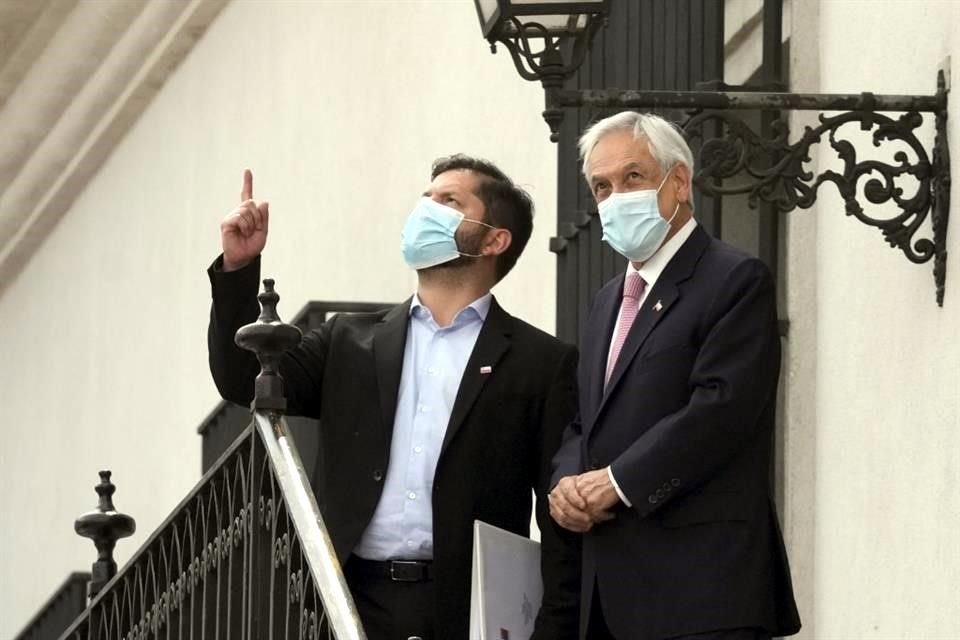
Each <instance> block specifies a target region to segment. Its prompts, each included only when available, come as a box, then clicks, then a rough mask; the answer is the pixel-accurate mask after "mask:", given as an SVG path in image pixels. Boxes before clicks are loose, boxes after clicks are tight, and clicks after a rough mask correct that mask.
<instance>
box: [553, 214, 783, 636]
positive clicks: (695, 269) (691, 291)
mask: <svg viewBox="0 0 960 640" xmlns="http://www.w3.org/2000/svg"><path fill="white" fill-rule="evenodd" d="M623 280H624V276H623V275H621V276H619V277H617V278H615V279H614V280H612V281H610V282H609V283H608V284H607V285H606V286H604V288H603V289H601V290H600V292H599V293H598V294H597V296H596V298H595V300H594V303H593V305H592V308H591V310H590V315H589V318H588V321H587V325H586V329H585V332H584V335H583V340H582V345H581V360H580V365H579V383H580V385H579V386H580V391H579V397H580V415H579V417H578V419H577V420H575V421H574V422H573V423H572V424H571V425H570V427H569V428H568V429H567V431H566V433H565V434H564V442H563V445H562V446H561V448H560V450H559V451H558V453H557V455H556V457H555V458H554V475H553V478H552V483H553V484H555V483H556V482H558V481H559V480H560V478H562V477H564V476H568V475H574V474H578V473H582V472H583V471H586V470H590V469H602V468H604V467H606V466H608V465H609V466H610V467H611V469H612V471H613V474H614V477H615V478H616V480H617V484H618V485H619V486H620V488H621V489H622V491H623V492H624V494H625V495H626V497H627V499H628V500H629V501H630V502H631V504H632V505H633V506H632V508H627V507H626V506H625V505H623V504H620V505H618V506H617V507H615V508H614V510H613V511H614V513H615V518H614V519H613V520H611V521H609V522H605V523H601V524H598V525H596V526H594V528H593V529H592V530H591V531H590V532H589V533H588V534H587V535H586V536H585V538H584V548H583V569H584V570H583V578H582V592H581V612H582V613H581V636H583V635H584V627H585V625H586V620H587V615H586V614H587V612H589V611H590V607H591V599H592V595H593V593H594V585H596V589H597V591H596V592H597V593H599V597H600V601H601V604H602V608H603V613H604V617H605V619H606V621H607V625H608V626H609V628H610V630H611V631H612V632H613V633H614V634H615V635H616V637H618V638H645V639H647V638H649V639H653V638H669V637H672V636H677V635H688V634H695V633H701V632H707V631H712V630H720V629H729V628H739V627H758V628H764V629H766V630H768V631H769V632H770V633H771V634H773V635H789V634H791V633H795V632H796V631H797V630H798V629H799V627H800V620H799V616H798V614H797V609H796V605H795V603H794V597H793V589H792V586H791V581H790V572H789V567H788V565H787V558H786V553H785V551H784V546H783V540H782V537H781V533H780V528H779V524H778V522H777V516H776V511H775V509H774V504H773V501H772V497H771V496H772V489H771V458H772V454H773V438H774V422H775V412H776V399H777V380H778V377H779V370H780V342H779V335H778V330H777V313H776V296H775V292H774V283H773V280H772V277H771V274H770V271H769V270H768V269H767V267H766V266H765V265H764V264H763V263H762V262H761V261H760V260H758V259H756V258H753V257H750V256H748V255H746V254H744V253H742V252H740V251H739V250H737V249H734V248H733V247H730V246H728V245H726V244H724V243H722V242H720V241H718V240H715V239H712V238H711V237H710V236H709V235H708V234H707V233H706V232H704V231H703V230H702V229H701V228H700V227H697V228H696V229H695V230H694V231H693V233H692V235H691V236H690V237H689V238H688V239H687V240H686V241H685V242H684V244H683V245H682V246H681V247H680V249H679V251H678V252H677V253H676V254H675V255H674V256H673V258H672V259H671V260H670V262H669V263H668V264H667V266H666V268H665V269H664V271H663V273H662V274H661V275H660V277H659V279H658V280H657V281H656V283H655V284H654V286H653V288H652V289H651V290H650V292H649V294H648V296H647V298H646V299H645V301H644V303H643V306H642V308H641V309H640V311H639V313H638V314H637V318H636V320H635V321H634V324H633V326H632V327H631V329H630V332H629V333H628V334H627V339H626V342H625V344H624V346H623V349H622V351H621V353H620V357H619V359H618V361H617V364H616V367H615V368H614V370H613V372H612V374H611V377H610V381H609V384H608V385H607V386H606V389H604V383H603V379H604V371H605V368H606V363H607V352H608V349H609V346H610V337H611V334H612V332H613V326H614V323H615V322H616V318H617V313H618V310H619V306H620V301H621V297H622V290H623Z"/></svg>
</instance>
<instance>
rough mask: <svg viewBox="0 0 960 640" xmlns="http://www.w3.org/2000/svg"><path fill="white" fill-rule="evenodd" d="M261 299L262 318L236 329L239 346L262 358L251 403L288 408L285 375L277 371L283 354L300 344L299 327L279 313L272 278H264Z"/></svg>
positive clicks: (255, 407)
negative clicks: (282, 317)
mask: <svg viewBox="0 0 960 640" xmlns="http://www.w3.org/2000/svg"><path fill="white" fill-rule="evenodd" d="M257 299H258V300H260V308H261V311H260V317H259V318H257V321H256V322H254V323H251V324H248V325H245V326H243V327H240V329H239V330H238V331H237V335H236V336H235V337H234V341H235V342H236V343H237V346H240V347H243V348H244V349H248V350H249V351H253V352H254V353H255V354H257V360H259V361H260V375H258V376H257V379H256V381H255V382H254V397H253V402H252V403H250V408H251V410H253V411H258V410H270V411H285V410H286V408H287V399H286V397H285V396H284V392H283V378H281V377H280V373H279V372H278V370H277V365H278V364H279V362H280V357H281V356H282V355H283V354H284V353H286V352H287V351H289V350H290V349H292V348H293V347H295V346H297V345H298V344H299V343H300V336H301V335H302V334H301V333H300V329H298V328H297V327H295V326H293V325H290V324H286V323H284V322H282V321H281V320H280V317H279V316H278V315H277V302H279V301H280V296H279V295H277V293H276V292H275V291H274V290H273V280H272V279H271V278H267V279H266V280H264V281H263V293H261V294H260V295H259V296H257Z"/></svg>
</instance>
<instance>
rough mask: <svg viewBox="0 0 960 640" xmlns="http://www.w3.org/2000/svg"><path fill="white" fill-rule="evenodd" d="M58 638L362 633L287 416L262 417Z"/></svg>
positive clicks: (349, 636)
mask: <svg viewBox="0 0 960 640" xmlns="http://www.w3.org/2000/svg"><path fill="white" fill-rule="evenodd" d="M60 638H61V640H147V639H148V638H149V639H153V638H164V639H168V640H170V639H175V640H181V639H188V638H189V639H191V640H201V639H204V640H206V639H210V640H213V639H220V638H223V639H230V640H234V639H240V640H267V639H270V640H287V639H293V638H296V639H298V640H320V639H333V638H336V639H337V640H365V638H366V635H365V634H364V632H363V630H362V628H361V626H360V624H359V621H358V617H357V613H356V609H355V607H354V604H353V600H352V598H351V596H350V593H349V591H348V590H347V587H346V583H345V582H344V579H343V574H342V572H341V570H340V565H339V562H338V561H337V557H336V554H335V553H334V551H333V547H332V545H331V543H330V538H329V536H328V535H327V530H326V528H325V526H324V524H323V519H322V517H321V515H320V512H319V510H318V508H317V502H316V499H315V498H314V495H313V493H312V491H311V489H310V486H309V483H308V481H307V478H306V475H305V474H304V471H303V465H302V464H301V462H300V456H299V454H298V453H297V449H296V446H295V445H294V443H293V440H292V438H291V437H290V436H289V429H288V427H287V423H286V420H285V419H284V418H283V416H282V415H281V414H280V413H278V412H273V411H257V412H255V413H254V420H253V423H252V424H251V425H250V426H249V427H248V428H247V430H246V431H245V432H244V434H243V435H242V436H241V437H240V438H238V439H237V440H236V441H235V442H234V443H233V445H231V446H230V448H229V449H228V450H227V451H226V452H225V453H224V454H223V455H222V456H221V457H220V459H219V461H218V462H217V464H216V465H215V466H214V467H213V468H211V469H210V471H209V472H207V473H206V474H204V476H203V478H202V480H201V481H200V483H199V484H198V485H197V486H196V487H195V488H194V489H193V491H191V492H190V494H189V495H188V496H187V497H186V498H185V499H184V500H183V501H182V502H181V503H180V505H179V506H178V507H177V508H176V510H175V511H174V512H173V514H172V515H171V516H170V517H169V518H167V520H166V521H165V522H164V523H163V524H162V525H161V526H160V528H159V529H157V530H156V531H155V532H154V533H153V535H151V536H150V538H149V539H148V540H147V542H146V543H145V544H144V545H143V546H142V547H141V548H140V550H139V551H137V553H136V554H135V555H134V557H133V558H132V559H131V560H130V561H129V562H128V563H127V564H126V566H125V567H124V568H123V570H121V571H120V572H119V573H118V574H117V575H116V576H114V577H113V578H112V579H111V580H110V582H108V583H107V584H106V585H105V586H104V588H103V589H101V590H100V592H99V593H98V594H97V595H96V597H94V598H93V600H92V601H91V602H90V604H89V606H88V607H87V608H86V609H85V610H84V612H83V613H82V614H81V615H80V617H79V618H77V620H76V621H74V623H73V624H72V625H71V626H70V627H69V628H68V629H67V630H66V631H65V632H64V633H63V634H62V635H61V636H60Z"/></svg>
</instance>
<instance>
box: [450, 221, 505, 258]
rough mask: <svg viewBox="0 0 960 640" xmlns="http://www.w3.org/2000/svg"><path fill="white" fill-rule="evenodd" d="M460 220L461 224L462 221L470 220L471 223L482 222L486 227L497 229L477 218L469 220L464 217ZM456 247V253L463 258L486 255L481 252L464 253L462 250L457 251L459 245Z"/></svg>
mask: <svg viewBox="0 0 960 640" xmlns="http://www.w3.org/2000/svg"><path fill="white" fill-rule="evenodd" d="M460 222H461V224H462V223H464V222H472V223H473V224H482V225H483V226H485V227H486V228H488V229H497V227H495V226H493V225H490V224H487V223H486V222H480V221H479V220H471V219H470V218H464V219H463V220H461V221H460ZM457 249H458V251H457V253H459V254H460V255H461V256H463V257H465V258H485V257H486V256H484V255H483V254H482V253H464V252H463V251H459V247H458V248H457Z"/></svg>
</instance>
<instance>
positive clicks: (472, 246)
mask: <svg viewBox="0 0 960 640" xmlns="http://www.w3.org/2000/svg"><path fill="white" fill-rule="evenodd" d="M471 226H472V225H471ZM476 226H477V227H478V228H477V229H474V230H472V231H466V230H464V231H463V232H461V233H458V234H457V249H459V250H460V253H472V254H474V255H479V254H480V251H481V250H482V249H483V239H484V237H486V235H487V229H486V227H481V226H479V225H476ZM479 259H480V258H474V257H473V256H457V257H456V258H454V259H453V260H451V261H449V262H444V263H443V264H438V265H435V266H433V267H428V268H427V269H424V271H433V270H437V271H442V270H450V271H453V270H458V269H467V268H469V267H472V266H473V265H474V264H476V262H477V261H478V260H479Z"/></svg>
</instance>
